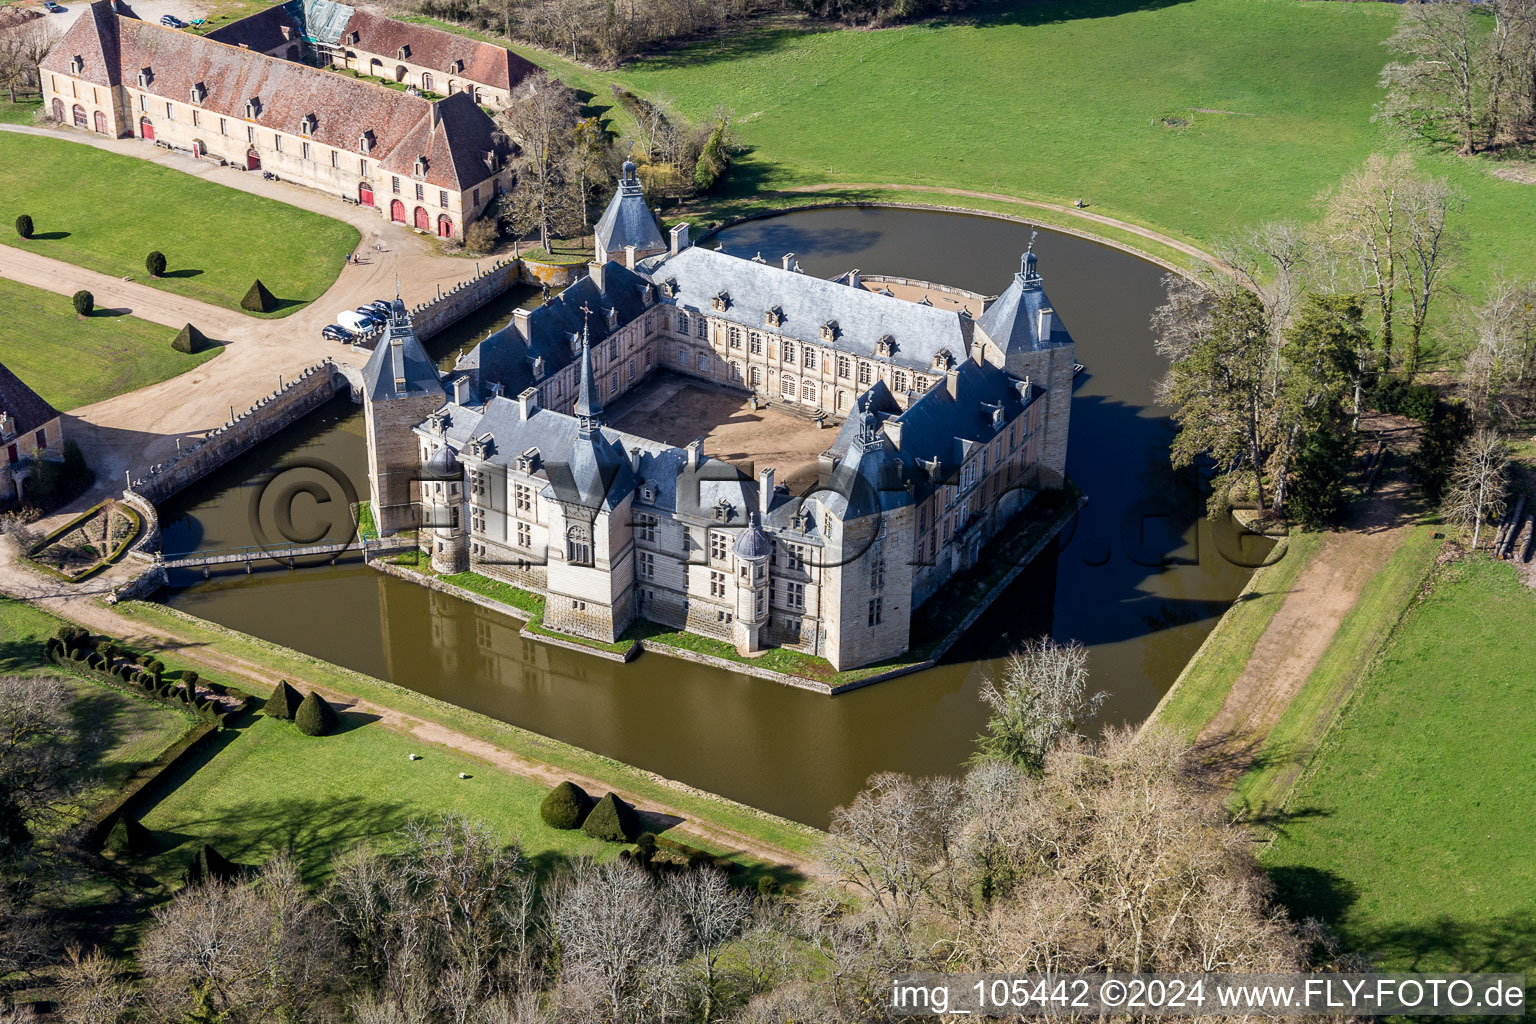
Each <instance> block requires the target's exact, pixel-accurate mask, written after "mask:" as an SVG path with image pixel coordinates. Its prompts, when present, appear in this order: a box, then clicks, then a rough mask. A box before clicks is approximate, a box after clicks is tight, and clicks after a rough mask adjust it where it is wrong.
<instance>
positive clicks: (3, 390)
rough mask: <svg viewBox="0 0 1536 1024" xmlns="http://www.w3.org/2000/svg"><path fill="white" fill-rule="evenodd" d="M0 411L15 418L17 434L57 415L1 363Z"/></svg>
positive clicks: (28, 430)
mask: <svg viewBox="0 0 1536 1024" xmlns="http://www.w3.org/2000/svg"><path fill="white" fill-rule="evenodd" d="M0 413H5V414H8V415H10V416H12V417H14V418H15V420H16V423H15V431H16V433H17V434H18V435H25V434H28V433H30V432H31V431H34V430H36V429H37V428H38V427H41V426H42V425H43V424H45V423H47V422H48V421H49V420H51V419H54V418H55V417H57V416H58V415H59V411H58V410H57V409H55V408H54V407H53V406H51V405H49V404H48V403H47V402H45V401H43V398H42V396H41V395H39V394H38V393H37V392H36V391H33V390H32V389H31V388H29V387H27V386H26V385H25V384H23V383H22V381H21V378H20V377H18V376H16V375H15V374H14V373H12V372H11V371H10V370H8V369H6V368H5V365H4V364H3V363H0ZM28 454H30V452H29V453H28Z"/></svg>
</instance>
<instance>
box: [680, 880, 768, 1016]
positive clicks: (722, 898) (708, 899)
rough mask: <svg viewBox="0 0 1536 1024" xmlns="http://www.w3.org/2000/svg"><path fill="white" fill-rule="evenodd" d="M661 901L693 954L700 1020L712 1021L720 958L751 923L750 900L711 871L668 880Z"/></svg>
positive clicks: (717, 993)
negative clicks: (671, 912) (677, 922)
mask: <svg viewBox="0 0 1536 1024" xmlns="http://www.w3.org/2000/svg"><path fill="white" fill-rule="evenodd" d="M662 897H663V899H664V901H665V902H666V903H667V904H668V905H670V906H671V907H672V909H673V910H674V911H675V912H676V913H677V916H678V918H679V919H680V920H681V921H682V923H683V927H684V929H685V930H686V933H687V937H688V944H689V946H690V948H692V949H694V950H696V952H695V954H694V957H693V960H692V961H691V965H692V967H693V968H694V969H695V971H696V973H697V975H698V987H699V996H700V1000H701V1002H702V1004H703V1009H702V1017H703V1019H704V1020H705V1021H711V1020H714V1018H715V1006H716V1003H717V1002H718V1000H719V986H720V957H721V954H722V953H724V951H725V944H726V943H727V942H729V941H730V940H731V939H733V938H735V937H736V936H737V935H738V934H739V933H740V932H741V929H742V928H743V926H745V925H746V923H747V921H748V920H750V919H751V916H752V900H751V898H750V897H749V896H748V895H747V894H746V893H744V892H742V891H741V890H740V889H736V888H733V887H732V886H731V884H730V882H729V881H728V880H727V879H726V877H725V875H724V874H722V873H721V872H719V871H715V870H713V869H711V868H704V869H700V870H692V871H685V872H683V873H682V874H678V875H672V876H670V877H668V878H667V880H666V883H665V884H664V885H663V886H662Z"/></svg>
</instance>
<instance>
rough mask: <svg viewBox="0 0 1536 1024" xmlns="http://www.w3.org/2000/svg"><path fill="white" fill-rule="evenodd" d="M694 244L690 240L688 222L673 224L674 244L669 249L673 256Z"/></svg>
mask: <svg viewBox="0 0 1536 1024" xmlns="http://www.w3.org/2000/svg"><path fill="white" fill-rule="evenodd" d="M692 244H693V243H692V242H691V241H689V240H688V225H687V224H686V223H683V224H677V225H675V226H673V228H672V245H671V246H670V250H669V251H670V252H671V253H672V255H673V256H676V255H677V254H678V253H680V252H682V251H683V250H684V249H686V248H688V247H689V246H690V245H692Z"/></svg>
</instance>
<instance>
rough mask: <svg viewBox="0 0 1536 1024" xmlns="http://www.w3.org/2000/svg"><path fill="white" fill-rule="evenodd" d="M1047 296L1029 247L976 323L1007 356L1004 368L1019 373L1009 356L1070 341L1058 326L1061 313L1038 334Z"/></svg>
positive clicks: (1017, 367)
mask: <svg viewBox="0 0 1536 1024" xmlns="http://www.w3.org/2000/svg"><path fill="white" fill-rule="evenodd" d="M1050 308H1051V300H1050V299H1048V298H1046V295H1045V289H1044V287H1043V285H1042V282H1041V279H1040V273H1039V269H1038V263H1037V259H1036V257H1035V254H1034V252H1033V251H1030V252H1026V253H1025V254H1024V260H1023V266H1022V267H1020V269H1019V272H1018V273H1017V274H1014V275H1013V280H1012V281H1011V282H1010V283H1009V285H1008V287H1007V288H1006V289H1005V290H1004V291H1003V293H1002V294H1001V295H999V296H998V297H997V299H996V300H995V301H993V303H992V304H991V305H990V306H988V307H987V308H986V311H985V312H983V313H982V314H981V318H980V319H979V320H977V321H976V326H977V327H979V328H981V330H982V332H983V333H985V334H986V336H987V337H989V338H991V339H992V340H993V341H994V342H995V343H996V344H997V347H998V348H1000V349H1002V350H1003V352H1004V354H1005V355H1006V356H1007V357H1008V360H1007V366H1008V369H1009V370H1011V371H1014V372H1016V373H1019V374H1020V375H1022V373H1023V372H1024V371H1023V370H1021V369H1020V368H1019V366H1018V365H1017V363H1018V360H1016V359H1015V358H1013V357H1014V356H1016V355H1019V354H1021V353H1025V352H1035V351H1038V350H1040V349H1042V348H1051V347H1054V346H1056V345H1070V344H1072V336H1071V335H1070V334H1068V333H1067V329H1066V328H1065V327H1064V326H1062V323H1061V317H1059V316H1052V317H1051V333H1050V336H1049V337H1047V338H1041V337H1040V311H1041V310H1042V309H1050Z"/></svg>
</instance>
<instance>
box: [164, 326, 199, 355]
mask: <svg viewBox="0 0 1536 1024" xmlns="http://www.w3.org/2000/svg"><path fill="white" fill-rule="evenodd" d="M207 347H208V336H207V335H206V334H204V333H203V332H202V331H200V330H198V329H197V328H196V327H193V326H192V325H191V324H187V325H186V326H185V327H183V328H182V329H181V330H179V331H177V332H176V337H174V338H172V339H171V348H173V349H175V350H176V351H177V352H184V353H186V354H187V355H189V356H190V355H192V354H193V353H195V352H201V351H202V350H203V349H205V348H207Z"/></svg>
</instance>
